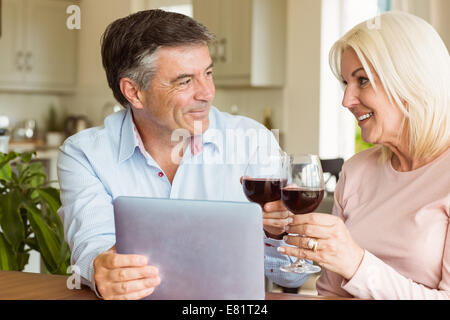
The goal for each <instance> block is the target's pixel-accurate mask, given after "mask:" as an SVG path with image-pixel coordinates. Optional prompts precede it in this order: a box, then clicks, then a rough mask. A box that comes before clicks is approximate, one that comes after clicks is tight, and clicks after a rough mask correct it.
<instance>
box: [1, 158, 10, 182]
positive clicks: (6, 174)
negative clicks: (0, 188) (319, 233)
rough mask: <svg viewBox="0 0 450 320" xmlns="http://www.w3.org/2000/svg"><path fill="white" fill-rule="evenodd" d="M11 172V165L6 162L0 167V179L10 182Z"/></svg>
mask: <svg viewBox="0 0 450 320" xmlns="http://www.w3.org/2000/svg"><path fill="white" fill-rule="evenodd" d="M11 174H12V170H11V166H10V165H9V163H6V164H4V165H3V166H1V167H0V180H5V181H8V182H10V181H11Z"/></svg>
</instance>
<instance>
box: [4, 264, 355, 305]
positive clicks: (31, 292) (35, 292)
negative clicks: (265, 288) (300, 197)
mask: <svg viewBox="0 0 450 320" xmlns="http://www.w3.org/2000/svg"><path fill="white" fill-rule="evenodd" d="M68 278H69V277H68V276H59V275H47V274H40V273H28V272H18V271H0V300H98V298H97V296H96V295H95V293H94V292H93V291H91V289H90V288H88V287H86V286H82V287H81V289H72V290H70V289H68V288H67V280H68ZM266 300H347V299H345V298H336V297H321V296H308V295H300V294H291V293H275V292H267V293H266Z"/></svg>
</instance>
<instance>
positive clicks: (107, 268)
mask: <svg viewBox="0 0 450 320" xmlns="http://www.w3.org/2000/svg"><path fill="white" fill-rule="evenodd" d="M147 260H148V259H147V257H145V256H141V255H135V254H118V253H117V252H116V246H113V247H112V248H111V249H109V250H108V251H106V252H103V253H101V254H99V255H98V256H97V258H95V260H94V280H95V284H96V286H97V291H98V292H99V293H100V294H101V295H102V297H103V298H104V299H106V300H138V299H142V298H145V297H147V296H149V295H150V294H152V293H153V291H154V290H155V287H156V286H158V285H159V284H160V282H161V280H160V278H159V275H158V269H157V268H156V267H153V266H148V265H147V262H148V261H147Z"/></svg>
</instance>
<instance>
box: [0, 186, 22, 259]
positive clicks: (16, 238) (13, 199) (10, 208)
mask: <svg viewBox="0 0 450 320" xmlns="http://www.w3.org/2000/svg"><path fill="white" fill-rule="evenodd" d="M21 201H22V199H21V196H20V193H19V192H18V191H17V190H11V192H9V193H7V194H5V195H0V210H1V212H2V214H1V219H0V226H1V227H2V230H3V233H4V236H5V238H6V239H7V241H8V242H9V243H10V244H11V246H12V249H13V250H14V252H16V251H17V250H18V249H19V246H20V244H21V243H22V242H23V241H24V240H25V226H24V224H23V220H22V217H21V215H20V211H19V208H20V205H21Z"/></svg>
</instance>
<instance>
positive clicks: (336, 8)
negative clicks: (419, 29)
mask: <svg viewBox="0 0 450 320" xmlns="http://www.w3.org/2000/svg"><path fill="white" fill-rule="evenodd" d="M0 4H1V5H0V8H1V9H0V11H1V21H0V151H3V152H5V151H6V150H10V151H18V152H20V151H26V150H27V151H30V150H34V151H37V157H38V159H40V160H42V161H43V162H44V163H45V167H46V170H47V174H48V175H49V177H50V179H56V178H57V177H56V157H57V147H58V146H59V145H61V143H62V142H63V141H64V140H65V139H66V138H67V137H68V136H70V135H72V134H74V133H76V132H78V131H80V130H83V129H85V128H88V127H91V126H99V125H102V124H103V120H104V118H105V117H106V116H107V115H108V114H110V113H112V112H116V111H118V110H120V109H121V107H120V106H119V105H118V103H117V102H116V101H115V100H114V98H113V95H112V93H111V90H110V89H109V87H108V85H107V82H106V77H105V73H104V71H103V67H102V63H101V56H100V37H101V34H102V33H103V31H104V30H105V28H106V26H107V25H108V24H109V23H110V22H112V21H113V20H115V19H117V18H119V17H123V16H126V15H128V14H130V13H133V12H137V11H140V10H144V9H150V8H163V9H165V10H168V11H176V12H179V13H183V14H186V15H189V16H192V17H194V18H196V19H197V20H199V21H200V22H202V23H204V24H205V25H206V26H207V27H208V28H210V30H211V31H213V32H214V33H215V34H216V36H217V41H216V43H214V44H213V45H212V46H211V56H212V58H213V60H214V63H215V68H214V69H215V83H216V98H215V101H214V105H215V106H217V107H218V108H219V109H220V110H222V111H226V112H230V113H233V114H239V115H245V116H248V117H251V118H253V119H255V120H257V121H259V122H261V123H264V124H265V125H266V126H267V127H269V129H279V132H280V136H279V137H280V144H281V145H282V147H283V148H284V149H285V150H286V151H288V152H304V153H314V154H319V155H320V157H321V158H322V159H332V158H342V159H348V158H349V157H351V156H352V155H353V154H354V153H355V152H357V151H360V150H362V149H363V148H366V147H368V146H367V145H366V144H364V143H363V142H362V141H361V139H360V137H359V135H358V127H357V125H356V121H355V119H354V117H353V116H352V115H351V114H350V113H349V112H348V111H346V110H345V109H344V108H342V107H341V100H342V90H341V88H340V85H339V83H338V82H337V81H336V79H335V78H334V77H333V75H332V73H331V71H330V68H329V66H328V51H329V49H330V47H331V45H332V44H333V42H334V41H335V40H336V39H338V38H339V37H340V36H341V35H343V34H344V33H345V32H346V31H347V30H349V29H350V28H351V27H352V26H354V25H355V24H356V23H358V22H361V21H363V20H366V19H368V18H372V17H376V15H377V14H379V13H382V12H385V11H389V10H403V11H408V12H411V13H413V14H416V15H418V16H420V17H422V18H424V19H425V20H427V21H428V22H430V23H431V24H432V25H433V26H434V27H435V28H436V29H437V30H438V32H439V33H440V35H441V37H442V38H443V39H444V41H445V42H446V44H447V46H448V47H450V19H449V16H450V1H449V0H80V1H69V0H0ZM73 5H75V6H73ZM371 23H373V26H374V27H377V23H378V21H377V19H376V18H375V19H373V20H372V22H371ZM381 27H382V26H381ZM331 183H333V181H332V182H331ZM334 183H335V179H334ZM55 185H56V186H57V183H56V184H55ZM332 189H333V186H331V190H330V191H331V193H332ZM331 205H332V203H331V204H329V205H328V207H327V209H326V210H329V209H330V206H331ZM25 271H31V272H39V256H38V255H35V256H32V257H31V258H30V263H29V265H28V266H27V267H26V269H25Z"/></svg>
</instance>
